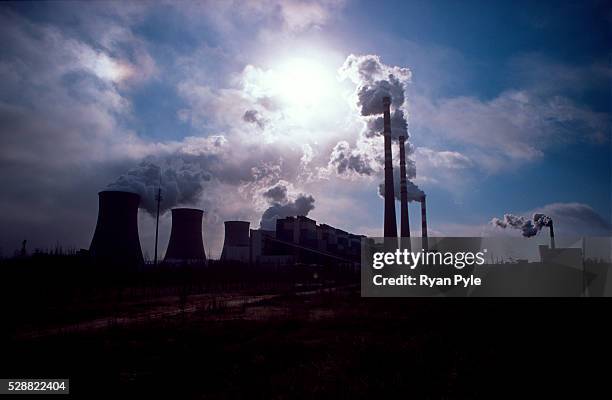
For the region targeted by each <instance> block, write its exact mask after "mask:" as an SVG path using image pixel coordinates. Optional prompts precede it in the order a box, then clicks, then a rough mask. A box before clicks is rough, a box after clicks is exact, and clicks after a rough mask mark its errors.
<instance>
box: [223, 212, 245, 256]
mask: <svg viewBox="0 0 612 400" xmlns="http://www.w3.org/2000/svg"><path fill="white" fill-rule="evenodd" d="M249 225H250V223H249V222H248V221H225V240H224V241H223V251H222V252H221V260H225V261H240V262H248V261H249Z"/></svg>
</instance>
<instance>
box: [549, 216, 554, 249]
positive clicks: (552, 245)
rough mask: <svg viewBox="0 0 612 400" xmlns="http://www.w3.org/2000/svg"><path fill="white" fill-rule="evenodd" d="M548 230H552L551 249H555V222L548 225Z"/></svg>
mask: <svg viewBox="0 0 612 400" xmlns="http://www.w3.org/2000/svg"><path fill="white" fill-rule="evenodd" d="M548 229H550V248H551V249H554V248H555V231H554V230H553V221H552V219H551V220H550V222H549V223H548Z"/></svg>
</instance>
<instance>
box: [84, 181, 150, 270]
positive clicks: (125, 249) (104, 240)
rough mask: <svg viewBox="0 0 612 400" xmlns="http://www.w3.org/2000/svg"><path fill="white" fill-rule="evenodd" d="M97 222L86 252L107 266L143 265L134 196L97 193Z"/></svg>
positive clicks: (125, 193) (135, 196)
mask: <svg viewBox="0 0 612 400" xmlns="http://www.w3.org/2000/svg"><path fill="white" fill-rule="evenodd" d="M98 199H99V200H98V201H99V202H98V204H99V206H98V222H97V223H96V231H95V233H94V236H93V239H92V240H91V245H90V246H89V252H90V253H91V255H92V256H94V257H96V258H100V259H104V260H108V261H111V262H119V263H129V264H139V263H142V262H143V257H142V249H141V247H140V239H139V237H138V204H139V203H140V196H139V195H137V194H136V193H129V192H120V191H110V190H109V191H102V192H99V193H98Z"/></svg>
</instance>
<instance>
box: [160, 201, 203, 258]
mask: <svg viewBox="0 0 612 400" xmlns="http://www.w3.org/2000/svg"><path fill="white" fill-rule="evenodd" d="M203 216H204V211H202V210H199V209H196V208H173V209H172V230H171V231H170V241H169V242H168V249H167V250H166V257H165V258H164V260H165V261H166V262H185V261H186V262H196V263H197V262H204V261H206V253H205V252H204V242H203V240H202V217H203Z"/></svg>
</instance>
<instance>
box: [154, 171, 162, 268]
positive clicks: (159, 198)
mask: <svg viewBox="0 0 612 400" xmlns="http://www.w3.org/2000/svg"><path fill="white" fill-rule="evenodd" d="M155 200H157V218H156V219H155V259H154V261H153V265H154V266H156V267H157V239H158V236H159V205H160V203H161V201H162V196H161V169H160V170H159V186H158V187H157V196H155Z"/></svg>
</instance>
